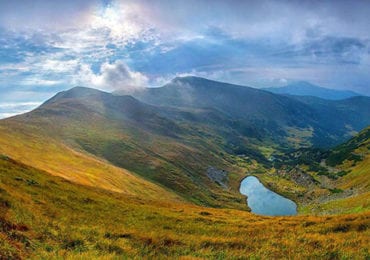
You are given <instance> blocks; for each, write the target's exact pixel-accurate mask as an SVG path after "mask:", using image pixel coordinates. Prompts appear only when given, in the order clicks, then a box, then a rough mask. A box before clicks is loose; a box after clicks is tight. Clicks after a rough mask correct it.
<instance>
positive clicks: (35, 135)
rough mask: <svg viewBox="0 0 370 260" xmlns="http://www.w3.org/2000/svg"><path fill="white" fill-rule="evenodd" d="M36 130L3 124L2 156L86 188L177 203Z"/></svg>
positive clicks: (166, 194)
mask: <svg viewBox="0 0 370 260" xmlns="http://www.w3.org/2000/svg"><path fill="white" fill-rule="evenodd" d="M40 131H41V130H40V129H39V128H37V126H35V125H32V124H27V123H25V122H23V123H19V122H14V121H2V122H1V124H0V153H2V154H6V155H7V156H10V157H12V158H15V159H16V160H19V161H20V162H23V163H25V164H27V165H32V166H34V167H37V168H39V169H42V170H45V171H47V172H48V173H50V174H53V175H56V176H61V177H63V178H65V179H67V180H70V181H73V182H76V183H80V184H83V185H88V186H93V187H99V188H104V189H107V190H111V191H116V192H120V193H125V194H128V195H140V196H149V197H151V198H163V199H176V198H178V197H176V196H175V195H174V194H172V193H170V192H168V191H165V190H164V189H163V188H160V187H159V186H157V185H155V184H153V183H151V182H149V181H146V180H143V179H142V178H140V177H137V176H136V175H134V174H132V173H130V172H129V171H127V170H125V169H122V168H118V167H115V166H112V165H111V164H109V163H106V162H105V161H103V160H102V159H99V158H95V157H92V156H88V155H87V154H84V153H81V152H78V151H76V150H72V149H71V148H69V147H68V146H66V145H64V144H63V143H61V142H60V141H57V140H56V139H52V138H50V137H48V136H47V135H43V134H42V132H40Z"/></svg>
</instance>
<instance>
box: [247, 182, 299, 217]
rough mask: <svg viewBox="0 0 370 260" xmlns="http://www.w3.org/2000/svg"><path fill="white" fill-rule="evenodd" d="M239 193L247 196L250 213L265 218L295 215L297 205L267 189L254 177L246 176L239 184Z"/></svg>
mask: <svg viewBox="0 0 370 260" xmlns="http://www.w3.org/2000/svg"><path fill="white" fill-rule="evenodd" d="M240 193H241V194H243V195H246V196H247V204H248V206H249V207H250V208H251V210H252V212H253V213H255V214H259V215H267V216H291V215H296V214H297V205H296V204H295V203H294V202H293V201H291V200H289V199H287V198H285V197H283V196H281V195H279V194H277V193H275V192H273V191H271V190H269V189H267V188H266V187H265V186H263V184H262V183H261V182H260V181H259V180H258V178H256V177H254V176H248V177H247V178H245V179H244V180H243V181H242V182H241V184H240Z"/></svg>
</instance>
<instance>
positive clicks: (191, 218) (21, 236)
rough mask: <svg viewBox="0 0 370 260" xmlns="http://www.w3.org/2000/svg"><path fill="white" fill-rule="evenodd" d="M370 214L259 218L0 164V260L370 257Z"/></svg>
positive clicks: (14, 164)
mask: <svg viewBox="0 0 370 260" xmlns="http://www.w3.org/2000/svg"><path fill="white" fill-rule="evenodd" d="M369 228H370V214H369V213H367V214H357V215H345V216H330V217H306V216H302V217H276V218H270V217H262V216H255V215H252V214H250V213H248V212H245V211H237V210H221V209H211V208H202V207H196V206H193V205H190V204H184V203H180V202H163V201H162V202H161V201H158V200H156V199H155V200H151V199H149V198H146V197H142V198H138V197H133V196H129V195H127V194H120V193H114V192H109V191H107V190H100V189H97V188H91V187H88V186H82V185H77V184H74V183H72V182H69V181H66V180H65V179H62V178H59V177H53V176H51V175H50V174H49V173H46V172H42V171H40V170H37V169H35V168H32V167H28V166H25V165H23V164H20V163H18V162H16V161H13V160H11V159H9V158H5V157H3V156H2V157H1V158H0V258H13V259H14V258H18V257H22V258H35V259H40V258H45V259H50V258H69V257H70V258H83V259H95V258H100V259H101V258H104V259H112V258H117V257H118V258H134V257H136V258H160V259H163V258H180V257H188V258H226V259H232V258H265V259H273V258H287V257H291V258H297V259H303V258H322V259H342V258H348V259H366V258H367V257H369V251H368V247H369V245H370V229H369Z"/></svg>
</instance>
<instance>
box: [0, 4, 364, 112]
mask: <svg viewBox="0 0 370 260" xmlns="http://www.w3.org/2000/svg"><path fill="white" fill-rule="evenodd" d="M369 25H370V1H365V0H364V1H361V0H359V1H352V0H351V1H341V0H336V1H334V0H333V1H329V0H328V1H315V0H311V1H307V0H300V1H293V0H280V1H277V0H276V1H273V0H258V1H257V0H256V1H248V0H244V1H238V0H224V1H221V0H209V1H208V0H187V1H183V0H64V1H50V0H33V1H30V0H0V118H4V117H8V116H11V115H14V114H18V113H22V112H25V111H28V110H30V109H33V108H35V107H37V106H38V105H40V104H41V103H42V102H43V101H45V100H46V99H48V98H50V97H51V96H53V95H54V94H56V93H57V92H59V91H62V90H66V89H69V88H72V87H74V86H85V87H92V88H98V89H101V90H105V91H114V90H120V89H127V90H132V89H137V88H142V87H156V86H161V85H163V84H165V83H166V82H168V81H170V80H171V79H172V78H174V77H176V76H187V75H195V76H201V77H206V78H209V79H213V80H220V81H225V82H230V83H235V84H241V85H246V86H252V87H257V88H261V87H270V86H282V85H286V84H289V83H291V82H296V81H309V82H311V83H313V84H317V85H320V86H323V87H328V88H333V89H349V90H353V91H356V92H358V93H361V94H365V95H370V84H369V83H370V30H369Z"/></svg>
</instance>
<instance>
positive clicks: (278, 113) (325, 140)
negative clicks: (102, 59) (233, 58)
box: [118, 77, 370, 147]
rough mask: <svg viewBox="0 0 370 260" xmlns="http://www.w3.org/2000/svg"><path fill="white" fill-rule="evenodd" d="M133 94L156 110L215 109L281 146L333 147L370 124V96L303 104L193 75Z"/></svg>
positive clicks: (293, 98) (315, 100)
mask: <svg viewBox="0 0 370 260" xmlns="http://www.w3.org/2000/svg"><path fill="white" fill-rule="evenodd" d="M121 93H122V92H121ZM118 94H119V93H118ZM132 95H133V96H134V97H136V98H137V99H139V100H141V101H143V102H146V103H149V104H152V105H156V106H170V107H182V108H184V107H185V108H193V109H194V108H196V109H204V108H212V109H215V110H217V111H218V112H219V113H221V114H224V115H225V116H227V117H228V118H232V119H234V120H236V121H237V122H238V123H240V124H242V125H246V126H249V127H251V126H253V129H254V132H256V133H260V135H261V136H264V138H266V137H269V138H270V139H272V140H273V142H275V143H279V144H280V145H283V146H285V147H291V146H296V147H298V146H301V147H302V146H306V147H307V146H311V145H314V146H317V147H330V146H334V145H337V144H340V143H342V142H343V141H345V140H347V139H348V138H350V137H351V135H352V134H353V131H360V130H361V129H363V128H364V127H366V126H368V125H369V124H370V98H369V97H360V98H361V102H356V101H355V99H356V98H354V102H353V103H352V102H349V101H348V100H347V99H346V100H341V101H337V102H325V101H324V100H322V99H311V100H310V102H306V100H301V99H299V98H296V97H288V96H282V95H276V94H272V93H270V92H267V91H263V90H259V89H254V88H249V87H245V86H238V85H232V84H228V83H222V82H216V81H212V80H207V79H203V78H197V77H183V78H175V79H174V80H172V81H171V82H170V83H169V84H167V85H165V86H163V87H159V88H150V89H145V90H142V91H137V92H134V93H132ZM322 104H325V105H322ZM354 107H355V109H354ZM272 111H273V112H272ZM359 111H360V112H361V113H358V112H359ZM333 114H334V115H335V117H333Z"/></svg>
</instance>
